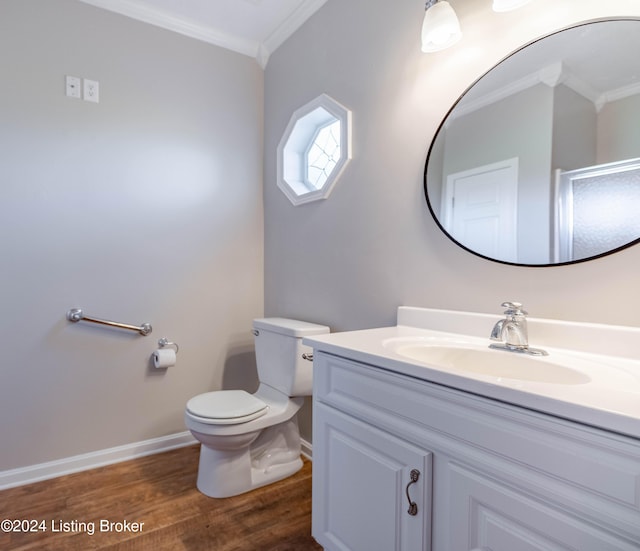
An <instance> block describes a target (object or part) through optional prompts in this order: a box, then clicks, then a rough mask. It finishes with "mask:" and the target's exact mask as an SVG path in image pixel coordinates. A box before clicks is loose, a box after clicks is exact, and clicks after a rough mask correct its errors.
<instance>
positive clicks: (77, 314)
mask: <svg viewBox="0 0 640 551" xmlns="http://www.w3.org/2000/svg"><path fill="white" fill-rule="evenodd" d="M67 319H68V320H69V321H73V322H77V321H80V320H84V321H90V322H92V323H99V324H101V325H108V326H110V327H118V328H120V329H128V330H129V331H136V332H137V333H140V334H141V335H142V336H144V337H146V336H147V335H148V334H149V333H151V331H152V330H153V328H152V327H151V324H150V323H143V324H142V325H140V326H139V327H138V326H137V325H129V324H128V323H118V322H116V321H109V320H102V319H98V318H90V317H89V316H85V315H84V313H83V312H82V309H81V308H72V309H71V310H69V311H68V312H67Z"/></svg>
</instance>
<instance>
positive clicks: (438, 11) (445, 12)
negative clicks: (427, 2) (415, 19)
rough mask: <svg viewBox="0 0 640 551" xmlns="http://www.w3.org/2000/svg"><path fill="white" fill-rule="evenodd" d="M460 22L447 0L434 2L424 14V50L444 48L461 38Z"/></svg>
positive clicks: (434, 50)
mask: <svg viewBox="0 0 640 551" xmlns="http://www.w3.org/2000/svg"><path fill="white" fill-rule="evenodd" d="M461 36H462V32H461V31H460V22H459V21H458V17H457V16H456V12H455V11H453V8H452V7H451V5H450V4H449V2H447V1H446V0H441V1H440V2H438V3H437V4H434V5H433V6H431V7H430V8H429V9H427V11H426V12H425V14H424V21H423V22H422V51H423V52H425V53H429V52H437V51H439V50H444V49H445V48H448V47H449V46H451V45H453V44H455V43H456V42H458V40H460V37H461Z"/></svg>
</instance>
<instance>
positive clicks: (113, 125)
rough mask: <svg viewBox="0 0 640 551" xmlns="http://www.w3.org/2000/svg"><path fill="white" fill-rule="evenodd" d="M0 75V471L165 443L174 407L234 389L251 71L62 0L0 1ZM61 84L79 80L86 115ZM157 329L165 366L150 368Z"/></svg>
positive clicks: (244, 349)
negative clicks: (95, 85) (92, 99)
mask: <svg viewBox="0 0 640 551" xmlns="http://www.w3.org/2000/svg"><path fill="white" fill-rule="evenodd" d="M0 67H2V73H1V75H0V80H1V81H2V86H0V190H1V196H0V236H1V237H0V262H1V268H0V312H1V317H0V328H1V330H0V335H1V339H2V367H0V373H1V379H0V418H1V419H2V423H0V442H2V445H1V446H0V471H3V470H8V469H14V468H17V467H26V466H28V465H34V464H39V463H42V462H47V461H52V460H57V459H61V458H66V457H70V456H74V455H76V454H83V453H87V452H93V451H96V450H103V449H106V448H111V447H114V446H121V445H126V444H130V443H133V442H139V441H143V440H147V439H153V438H159V437H162V436H166V435H172V434H175V433H180V432H182V431H185V430H186V428H185V426H184V423H183V411H184V405H185V403H186V401H187V399H188V398H189V397H191V396H193V395H195V394H197V393H200V392H203V391H206V390H213V389H218V388H221V387H235V388H238V387H244V388H247V389H249V390H254V389H255V387H256V376H255V363H254V361H253V344H252V342H253V341H252V336H251V334H250V328H251V320H252V318H254V317H256V316H261V315H262V314H263V298H264V297H263V207H262V118H263V115H262V114H263V72H262V70H261V69H260V67H259V66H258V65H257V63H256V62H255V60H253V59H251V58H249V57H246V56H243V55H240V54H235V53H232V52H230V51H227V50H224V49H221V48H218V47H215V46H212V45H208V44H205V43H203V42H199V41H196V40H193V39H190V38H187V37H184V36H181V35H179V34H175V33H172V32H169V31H166V30H162V29H159V28H156V27H153V26H150V25H147V24H144V23H140V22H137V21H134V20H132V19H128V18H126V17H123V16H120V15H117V14H113V13H110V12H107V11H104V10H101V9H98V8H95V7H92V6H89V5H86V4H83V3H80V2H76V1H74V0H2V2H0ZM65 75H74V76H78V77H84V78H89V79H94V80H98V81H99V82H100V103H98V104H95V103H89V102H85V101H81V100H77V99H71V98H68V97H66V96H65V93H64V92H65V85H64V83H65ZM73 307H81V308H83V309H84V310H85V312H86V313H87V314H89V315H94V316H97V317H105V318H108V319H114V320H116V321H121V322H125V323H131V324H140V323H143V322H150V323H151V324H152V325H153V333H152V334H151V335H150V336H148V337H142V336H140V335H137V334H135V333H130V332H126V331H120V330H114V329H108V328H102V327H99V326H96V325H91V324H88V323H82V322H81V323H78V324H72V323H70V322H68V321H67V320H66V318H65V314H66V312H67V310H69V309H70V308H73ZM163 336H164V337H167V338H169V339H170V340H173V341H175V342H177V343H178V344H179V345H180V352H179V354H178V363H177V365H176V366H175V367H172V368H170V369H168V370H166V371H156V370H154V369H153V368H152V367H151V364H150V357H151V353H152V352H153V350H154V349H155V348H156V347H157V340H158V339H159V338H160V337H163Z"/></svg>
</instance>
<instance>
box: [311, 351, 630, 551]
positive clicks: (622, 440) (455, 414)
mask: <svg viewBox="0 0 640 551" xmlns="http://www.w3.org/2000/svg"><path fill="white" fill-rule="evenodd" d="M313 423H314V425H313V434H314V438H313V440H314V445H313V535H314V537H315V538H316V540H317V541H318V542H319V543H320V544H321V545H322V546H323V547H324V548H325V549H326V550H328V551H346V550H350V551H392V550H411V551H418V550H429V551H431V550H432V551H478V550H483V551H540V550H545V551H546V550H554V551H555V550H557V551H561V550H562V551H564V550H566V551H569V550H571V551H613V550H616V551H632V550H635V551H638V549H640V442H639V441H638V440H636V439H633V438H628V437H625V436H622V435H619V434H616V433H610V432H607V431H604V430H600V429H596V428H593V427H589V426H586V425H582V424H579V423H574V422H571V421H568V420H563V419H559V418H556V417H553V416H550V415H545V414H542V413H539V412H534V411H530V410H527V409H524V408H519V407H516V406H512V405H508V404H504V403H501V402H498V401H494V400H491V399H487V398H483V397H481V396H477V395H474V394H470V393H466V392H462V391H459V390H455V389H452V388H448V387H445V386H440V385H436V384H433V383H430V382H427V381H424V380H421V379H417V378H414V377H409V376H407V375H403V374H400V373H396V372H392V371H388V370H385V369H382V368H381V367H379V366H373V365H368V364H365V363H361V362H357V361H353V360H350V359H348V358H345V357H340V356H336V355H333V354H330V353H327V352H322V351H320V350H316V351H315V353H314V420H313ZM412 471H419V473H420V474H419V476H417V480H412V478H411V472H412ZM414 478H415V476H414ZM410 501H411V502H415V503H416V509H417V510H416V511H415V514H410V513H409V503H410Z"/></svg>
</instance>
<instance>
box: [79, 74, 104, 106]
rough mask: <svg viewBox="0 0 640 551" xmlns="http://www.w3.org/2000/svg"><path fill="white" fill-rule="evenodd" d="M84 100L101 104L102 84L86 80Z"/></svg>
mask: <svg viewBox="0 0 640 551" xmlns="http://www.w3.org/2000/svg"><path fill="white" fill-rule="evenodd" d="M82 91H83V99H84V100H85V101H93V102H95V103H99V102H100V83H99V82H98V81H97V80H89V79H88V78H85V79H84V82H83V89H82Z"/></svg>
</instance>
